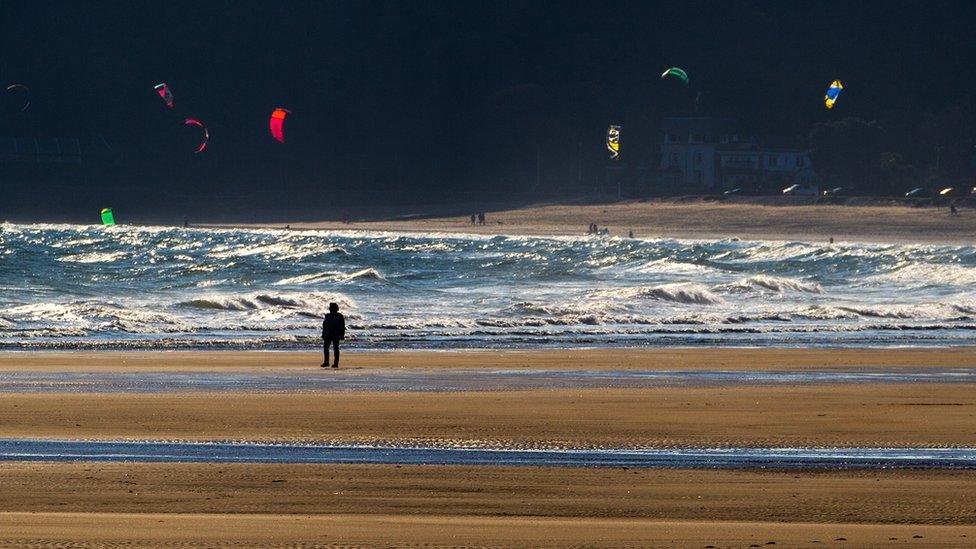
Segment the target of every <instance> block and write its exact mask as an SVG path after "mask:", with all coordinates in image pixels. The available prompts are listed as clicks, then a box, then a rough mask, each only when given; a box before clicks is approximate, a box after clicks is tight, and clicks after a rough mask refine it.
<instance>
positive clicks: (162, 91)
mask: <svg viewBox="0 0 976 549" xmlns="http://www.w3.org/2000/svg"><path fill="white" fill-rule="evenodd" d="M153 89H154V90H156V93H158V94H159V97H160V98H161V99H162V100H163V101H164V102H166V107H167V108H170V109H172V108H173V92H172V91H170V89H169V85H168V84H166V82H162V83H160V84H156V86H155V87H154V88H153Z"/></svg>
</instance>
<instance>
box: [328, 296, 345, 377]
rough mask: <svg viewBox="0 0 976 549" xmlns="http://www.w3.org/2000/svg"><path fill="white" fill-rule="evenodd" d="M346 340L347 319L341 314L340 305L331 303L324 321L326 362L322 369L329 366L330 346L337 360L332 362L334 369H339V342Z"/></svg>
mask: <svg viewBox="0 0 976 549" xmlns="http://www.w3.org/2000/svg"><path fill="white" fill-rule="evenodd" d="M343 339H346V318H345V317H344V316H342V313H340V312H339V305H338V304H336V303H329V313H328V314H327V315H325V318H324V319H323V320H322V351H323V352H324V353H325V362H323V363H322V367H323V368H326V367H328V365H329V345H330V344H331V345H332V351H333V354H335V360H334V361H333V362H332V367H333V368H338V367H339V341H340V340H343Z"/></svg>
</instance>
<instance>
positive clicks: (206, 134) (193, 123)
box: [183, 118, 210, 154]
mask: <svg viewBox="0 0 976 549" xmlns="http://www.w3.org/2000/svg"><path fill="white" fill-rule="evenodd" d="M183 125H184V126H196V127H198V128H200V130H202V131H203V139H202V140H201V141H200V144H199V145H197V150H195V151H193V152H194V154H199V153H202V152H203V150H204V149H206V148H207V141H209V140H210V132H208V131H207V127H206V126H204V125H203V122H200V121H199V120H197V119H196V118H187V119H186V120H184V121H183Z"/></svg>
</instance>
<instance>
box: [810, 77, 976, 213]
mask: <svg viewBox="0 0 976 549" xmlns="http://www.w3.org/2000/svg"><path fill="white" fill-rule="evenodd" d="M973 131H974V125H973V107H972V100H971V98H970V97H968V96H965V97H961V98H959V99H958V100H956V101H954V102H952V103H950V104H949V105H948V106H946V107H945V108H942V109H939V110H922V111H919V112H912V111H900V112H893V113H890V114H887V115H885V116H879V117H878V118H877V119H873V120H866V119H864V118H859V117H845V118H841V119H838V120H831V121H826V122H820V123H818V124H816V125H815V126H814V127H813V129H812V130H811V132H810V135H809V145H810V156H811V160H812V161H813V165H814V170H815V171H816V173H817V174H818V176H819V177H820V179H821V180H822V181H823V183H824V185H837V186H844V187H848V188H850V189H852V190H855V191H857V192H863V193H866V194H877V195H897V194H902V193H904V192H906V191H908V190H910V189H912V188H915V187H927V188H929V189H932V190H938V189H940V188H944V187H956V188H957V189H958V188H964V189H967V190H968V189H970V188H972V187H973V186H974V185H976V148H974V139H973Z"/></svg>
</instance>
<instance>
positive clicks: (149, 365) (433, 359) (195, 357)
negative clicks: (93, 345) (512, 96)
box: [0, 339, 976, 375]
mask: <svg viewBox="0 0 976 549" xmlns="http://www.w3.org/2000/svg"><path fill="white" fill-rule="evenodd" d="M343 353H344V354H343V357H344V358H343V368H342V369H341V370H340V372H344V371H346V370H348V369H380V368H383V369H388V368H405V369H424V368H452V369H458V368H484V369H516V370H526V369H532V370H558V369H563V370H597V371H606V370H698V371H700V370H732V371H746V370H811V369H817V370H821V369H836V368H872V367H884V368H898V367H909V368H925V367H928V366H937V367H959V368H976V339H974V346H972V347H952V348H941V349H940V348H932V349H909V348H901V349H776V348H772V349H765V348H758V349H757V348H741V349H717V348H662V349H580V350H544V351H390V352H365V353H364V352H356V351H344V352H343ZM321 363H322V354H321V353H320V352H292V351H286V352H275V351H263V352H262V351H253V352H234V351H216V352H205V351H203V352H194V351H164V352H145V351H132V352H130V351H126V352H115V351H112V352H93V351H65V352H58V351H43V352H25V351H8V352H0V371H11V372H15V371H29V372H38V371H48V372H154V371H159V372H171V371H203V372H211V371H212V372H224V371H233V372H265V371H282V370H298V371H307V372H310V373H312V374H313V375H319V372H321V374H323V375H325V374H328V373H329V372H331V370H329V369H326V368H321V369H320V368H318V365H319V364H321Z"/></svg>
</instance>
